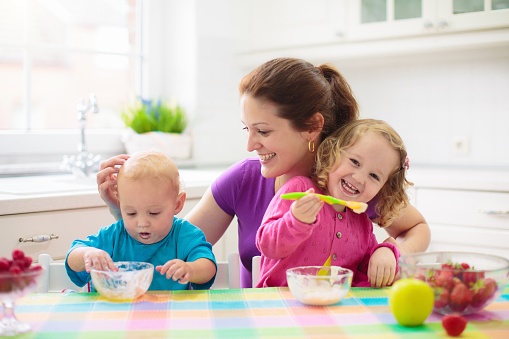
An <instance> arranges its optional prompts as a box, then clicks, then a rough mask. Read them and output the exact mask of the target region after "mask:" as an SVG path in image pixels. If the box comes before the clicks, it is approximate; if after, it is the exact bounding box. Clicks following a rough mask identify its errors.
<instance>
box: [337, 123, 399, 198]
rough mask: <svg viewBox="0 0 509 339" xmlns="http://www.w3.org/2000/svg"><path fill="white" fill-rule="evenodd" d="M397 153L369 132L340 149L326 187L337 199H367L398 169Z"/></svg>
mask: <svg viewBox="0 0 509 339" xmlns="http://www.w3.org/2000/svg"><path fill="white" fill-rule="evenodd" d="M398 164H399V156H398V154H397V152H396V151H395V150H394V148H393V147H392V146H391V145H390V144H389V142H388V141H387V139H385V138H384V137H383V136H381V135H380V134H377V133H372V132H368V133H367V134H365V135H363V136H361V137H359V139H358V140H357V141H356V142H355V143H354V144H353V145H352V146H351V147H349V148H347V149H345V150H344V151H342V152H341V159H340V161H339V164H338V166H337V167H336V168H334V169H333V170H332V171H331V172H330V173H329V181H328V183H327V189H328V191H329V193H330V194H331V195H332V196H334V197H336V198H339V199H343V200H350V201H352V200H355V201H360V202H368V201H370V200H371V199H373V198H374V197H375V196H376V195H377V194H378V192H379V191H380V190H381V189H382V187H383V185H384V184H385V183H386V182H387V180H388V178H389V177H390V175H391V174H392V173H393V172H394V171H395V170H396V169H397V167H398Z"/></svg>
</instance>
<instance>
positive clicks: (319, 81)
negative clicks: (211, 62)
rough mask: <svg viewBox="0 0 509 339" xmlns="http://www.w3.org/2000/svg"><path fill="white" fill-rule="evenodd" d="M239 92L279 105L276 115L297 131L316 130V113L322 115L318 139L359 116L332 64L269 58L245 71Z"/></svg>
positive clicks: (352, 99)
mask: <svg viewBox="0 0 509 339" xmlns="http://www.w3.org/2000/svg"><path fill="white" fill-rule="evenodd" d="M239 91H240V94H241V95H242V94H249V95H251V96H253V97H254V98H257V99H261V100H267V101H269V102H271V103H273V104H276V105H277V106H278V116H279V117H281V118H283V119H286V120H289V121H290V122H291V123H292V125H293V127H294V128H295V129H296V130H297V131H309V130H316V128H318V126H316V125H315V124H316V120H314V119H312V117H313V116H314V115H315V113H317V112H319V113H321V114H322V116H323V120H324V125H323V128H322V131H321V140H323V139H325V138H326V137H327V136H328V135H330V134H331V133H332V132H334V131H335V130H337V129H338V128H340V127H342V126H343V125H346V124H347V123H349V122H351V121H353V120H356V119H357V118H358V116H359V113H358V105H357V101H356V100H355V98H354V96H353V93H352V90H351V89H350V86H349V85H348V83H347V82H346V80H345V79H344V78H343V76H342V75H341V74H340V73H339V72H338V71H337V69H336V68H334V67H333V66H331V65H328V64H323V65H320V66H317V67H315V66H313V65H312V64H311V63H309V62H307V61H304V60H301V59H294V58H279V59H274V60H270V61H268V62H266V63H264V64H262V65H261V66H259V67H258V68H256V69H254V70H253V71H252V72H250V73H249V74H247V75H246V76H245V77H244V78H243V79H242V80H241V82H240V85H239Z"/></svg>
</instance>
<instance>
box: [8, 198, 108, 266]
mask: <svg viewBox="0 0 509 339" xmlns="http://www.w3.org/2000/svg"><path fill="white" fill-rule="evenodd" d="M113 220H114V219H113V217H112V216H111V214H110V213H109V211H108V208H107V207H106V206H104V207H94V208H80V209H72V210H57V211H48V212H37V213H23V214H11V215H3V216H0V229H1V230H2V237H1V239H0V257H9V258H10V256H11V252H12V250H13V249H14V248H20V249H22V250H23V251H24V252H25V254H27V255H30V256H31V257H32V258H34V259H36V258H37V257H38V256H39V254H41V253H47V254H49V255H51V256H52V257H53V258H54V259H56V260H58V259H63V258H65V255H66V253H67V251H68V250H69V248H70V247H71V243H72V241H73V240H74V239H78V238H85V237H86V236H88V235H89V234H93V233H95V232H97V230H99V228H101V227H102V226H106V225H109V224H111V223H112V222H113ZM51 235H53V236H56V237H55V238H53V239H49V240H47V241H43V242H30V241H27V242H23V241H20V239H29V238H34V237H38V236H51Z"/></svg>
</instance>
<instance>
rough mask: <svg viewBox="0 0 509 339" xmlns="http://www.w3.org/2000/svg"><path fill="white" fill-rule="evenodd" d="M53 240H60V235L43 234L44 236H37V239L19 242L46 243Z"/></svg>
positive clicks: (23, 239)
mask: <svg viewBox="0 0 509 339" xmlns="http://www.w3.org/2000/svg"><path fill="white" fill-rule="evenodd" d="M52 239H58V235H56V234H50V235H47V234H42V235H36V236H35V237H31V238H19V242H46V241H50V240H52Z"/></svg>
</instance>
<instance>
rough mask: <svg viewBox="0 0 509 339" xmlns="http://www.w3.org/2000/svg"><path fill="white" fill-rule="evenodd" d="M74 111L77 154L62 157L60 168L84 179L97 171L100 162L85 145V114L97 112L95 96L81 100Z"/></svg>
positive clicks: (98, 156) (99, 157) (91, 95)
mask: <svg viewBox="0 0 509 339" xmlns="http://www.w3.org/2000/svg"><path fill="white" fill-rule="evenodd" d="M76 109H77V110H78V121H79V125H80V131H81V140H80V143H79V144H78V154H77V155H64V161H63V163H62V166H61V168H62V169H64V170H66V171H68V172H72V173H74V175H76V176H78V177H86V176H88V175H90V174H91V173H92V172H93V171H95V170H97V169H98V167H99V166H98V165H99V163H100V161H101V156H100V155H94V154H92V153H88V151H87V144H86V142H85V126H86V120H87V116H86V114H87V112H88V110H90V109H92V112H93V113H98V112H99V106H98V105H97V99H96V97H95V95H94V94H93V93H92V94H90V95H89V97H88V99H85V98H81V99H80V101H79V102H78V105H77V106H76Z"/></svg>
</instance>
